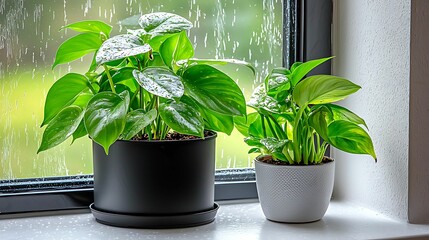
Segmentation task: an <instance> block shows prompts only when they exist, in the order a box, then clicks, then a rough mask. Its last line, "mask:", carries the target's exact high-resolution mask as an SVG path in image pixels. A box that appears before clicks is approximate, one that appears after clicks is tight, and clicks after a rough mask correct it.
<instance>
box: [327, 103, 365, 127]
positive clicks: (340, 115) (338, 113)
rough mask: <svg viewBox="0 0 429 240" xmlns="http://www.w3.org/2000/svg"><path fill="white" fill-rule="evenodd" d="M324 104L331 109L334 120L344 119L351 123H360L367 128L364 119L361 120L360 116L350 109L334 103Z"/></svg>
mask: <svg viewBox="0 0 429 240" xmlns="http://www.w3.org/2000/svg"><path fill="white" fill-rule="evenodd" d="M326 106H327V107H329V109H331V111H332V113H333V118H334V120H346V121H349V122H352V123H356V124H362V125H364V126H365V127H366V128H367V129H368V126H367V125H366V122H365V120H363V119H362V118H361V117H359V116H358V115H356V114H355V113H353V112H352V111H350V110H348V109H346V108H344V107H341V106H338V105H334V104H327V105H326Z"/></svg>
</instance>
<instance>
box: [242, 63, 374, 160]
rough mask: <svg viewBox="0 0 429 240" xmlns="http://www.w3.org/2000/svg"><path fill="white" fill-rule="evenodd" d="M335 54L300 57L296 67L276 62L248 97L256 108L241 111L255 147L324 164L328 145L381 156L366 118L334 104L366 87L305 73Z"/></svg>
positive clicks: (253, 150)
mask: <svg viewBox="0 0 429 240" xmlns="http://www.w3.org/2000/svg"><path fill="white" fill-rule="evenodd" d="M330 59H331V58H322V59H316V60H312V61H308V62H304V63H302V62H297V63H295V64H293V65H292V66H291V68H290V69H286V68H275V69H273V70H272V72H271V73H270V74H268V76H267V77H266V78H265V81H264V83H262V84H261V85H259V86H258V87H257V88H256V89H255V90H254V92H253V94H252V96H251V98H250V100H249V101H248V102H247V105H248V106H249V107H252V108H253V109H255V110H256V112H253V113H250V114H248V115H247V117H246V118H245V117H236V118H235V126H236V128H237V129H238V130H239V131H240V132H241V133H242V134H243V135H244V136H246V138H245V142H246V143H247V144H248V145H249V146H251V147H252V148H251V149H250V151H249V153H261V154H263V155H271V157H272V159H273V160H274V161H282V162H285V164H291V165H299V164H301V165H308V164H319V163H321V162H322V161H323V158H324V155H325V152H326V149H327V147H328V145H332V146H334V147H336V148H338V149H340V150H342V151H345V152H348V153H355V154H369V155H371V156H372V157H373V158H374V159H375V161H377V158H376V154H375V151H374V146H373V143H372V140H371V138H370V136H369V135H368V133H367V132H366V131H365V130H364V129H363V128H362V127H361V126H364V127H365V128H367V125H366V123H365V121H364V120H363V119H362V118H361V117H359V116H358V115H356V114H355V113H353V112H351V111H350V110H348V109H346V108H344V107H341V106H338V105H335V104H333V103H334V102H337V101H339V100H343V99H345V98H346V97H348V96H349V95H350V94H352V93H354V92H356V91H358V90H359V89H360V88H361V87H360V86H358V85H356V84H354V83H352V82H350V81H349V80H346V79H343V78H340V77H336V76H332V75H315V76H310V77H307V78H304V77H305V76H306V75H307V74H308V73H309V72H310V71H311V70H312V69H314V68H315V67H317V66H318V65H320V64H322V63H324V62H326V61H328V60H330Z"/></svg>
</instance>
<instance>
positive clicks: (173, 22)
mask: <svg viewBox="0 0 429 240" xmlns="http://www.w3.org/2000/svg"><path fill="white" fill-rule="evenodd" d="M139 25H140V26H141V27H142V28H143V29H144V30H145V31H146V32H147V33H149V34H151V35H152V36H156V35H163V34H168V33H177V32H181V31H183V30H188V29H190V28H192V23H191V22H189V21H188V20H187V19H185V18H183V17H181V16H179V15H176V14H173V13H166V12H156V13H149V14H145V15H142V16H141V17H140V19H139Z"/></svg>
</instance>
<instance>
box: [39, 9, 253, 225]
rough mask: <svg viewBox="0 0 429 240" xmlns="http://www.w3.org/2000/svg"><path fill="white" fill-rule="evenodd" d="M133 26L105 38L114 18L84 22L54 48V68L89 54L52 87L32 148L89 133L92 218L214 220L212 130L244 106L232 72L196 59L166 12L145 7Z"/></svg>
mask: <svg viewBox="0 0 429 240" xmlns="http://www.w3.org/2000/svg"><path fill="white" fill-rule="evenodd" d="M135 25H136V26H139V27H138V28H137V29H128V32H127V33H126V34H120V35H116V36H113V37H111V36H110V33H111V30H112V27H111V26H109V25H107V24H105V23H103V22H100V21H82V22H76V23H72V24H70V25H67V26H64V27H63V28H67V29H71V30H74V31H77V32H79V34H78V35H76V36H74V37H71V38H69V39H68V40H66V41H65V42H63V43H62V44H61V45H60V47H59V48H58V51H57V54H56V57H55V62H54V65H53V67H55V66H57V65H58V64H63V63H68V62H70V61H73V60H76V59H79V58H81V57H82V56H84V55H86V54H88V53H94V56H93V61H92V63H91V65H90V66H89V70H88V71H87V72H86V73H85V74H84V75H82V74H78V73H68V74H66V75H64V76H62V77H61V78H60V79H58V80H57V81H56V82H55V83H54V84H53V86H52V87H51V88H50V90H49V92H48V94H47V97H46V103H45V111H44V120H43V123H42V126H45V125H46V129H45V131H44V133H43V137H42V141H41V144H40V148H39V150H38V152H41V151H44V150H47V149H50V148H52V147H54V146H56V145H58V144H60V143H61V142H63V141H65V140H66V139H67V138H69V137H73V141H74V140H76V139H78V138H80V137H83V136H86V135H88V136H89V137H90V138H91V139H92V141H93V158H94V159H93V161H94V204H93V205H91V209H92V212H93V214H94V216H95V218H96V220H97V221H99V222H102V223H106V224H110V225H115V226H122V227H147V228H167V227H186V226H194V225H200V224H205V223H208V222H211V221H213V220H214V217H215V215H216V211H217V208H218V205H217V204H215V203H214V172H215V159H214V158H215V138H216V131H219V132H224V133H227V134H230V133H231V131H232V130H233V127H234V124H233V116H243V115H245V114H246V104H245V99H244V96H243V94H242V92H241V90H240V88H239V87H238V86H237V84H236V83H235V81H234V80H233V79H231V78H230V77H229V76H228V75H227V74H225V73H224V72H222V71H220V70H218V69H216V68H214V67H212V66H211V65H213V64H228V63H235V64H243V65H246V66H248V67H250V68H251V69H252V70H253V68H252V67H251V66H250V65H249V64H247V63H245V62H242V61H238V60H233V59H223V60H216V59H204V60H201V59H196V58H193V56H194V48H193V46H192V44H191V42H190V40H189V39H188V37H187V34H186V31H187V30H188V29H190V28H191V27H192V24H191V23H190V22H189V21H188V20H186V19H185V18H183V17H180V16H178V15H175V14H171V13H163V12H159V13H150V14H146V15H142V16H141V17H140V18H139V20H138V23H136V24H135Z"/></svg>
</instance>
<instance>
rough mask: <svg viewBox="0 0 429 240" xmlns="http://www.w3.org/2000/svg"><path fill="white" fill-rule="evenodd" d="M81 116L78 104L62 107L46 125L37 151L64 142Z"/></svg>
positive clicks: (74, 128)
mask: <svg viewBox="0 0 429 240" xmlns="http://www.w3.org/2000/svg"><path fill="white" fill-rule="evenodd" d="M82 118H83V111H82V108H80V107H78V106H68V107H66V108H64V109H63V110H62V111H61V112H59V113H58V115H56V116H55V118H54V119H52V121H51V122H50V123H49V124H48V126H47V127H46V129H45V131H44V132H43V137H42V143H41V144H40V147H39V150H37V153H39V152H41V151H45V150H47V149H49V148H52V147H55V146H57V145H58V144H60V143H62V142H64V141H65V140H66V139H67V138H69V137H70V136H71V135H72V134H73V133H74V132H75V130H76V129H77V128H78V126H79V123H80V122H81V120H82Z"/></svg>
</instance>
